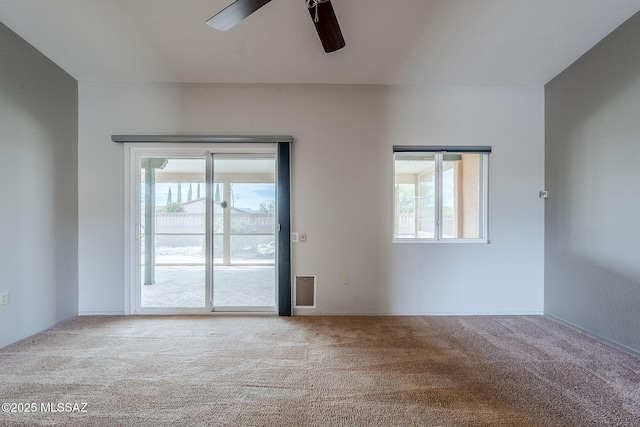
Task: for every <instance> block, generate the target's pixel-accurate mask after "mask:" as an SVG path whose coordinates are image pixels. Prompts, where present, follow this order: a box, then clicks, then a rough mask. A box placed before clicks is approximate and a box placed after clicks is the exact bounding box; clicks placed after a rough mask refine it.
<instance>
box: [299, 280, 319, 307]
mask: <svg viewBox="0 0 640 427" xmlns="http://www.w3.org/2000/svg"><path fill="white" fill-rule="evenodd" d="M294 298H295V299H294V301H295V304H294V307H315V306H316V276H296V280H295V294H294Z"/></svg>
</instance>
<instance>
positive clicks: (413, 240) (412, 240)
mask: <svg viewBox="0 0 640 427" xmlns="http://www.w3.org/2000/svg"><path fill="white" fill-rule="evenodd" d="M393 243H426V244H449V243H484V244H489V243H490V241H489V239H442V240H436V239H426V238H402V237H394V238H393Z"/></svg>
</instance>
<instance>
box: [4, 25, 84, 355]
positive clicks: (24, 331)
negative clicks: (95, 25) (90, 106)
mask: <svg viewBox="0 0 640 427" xmlns="http://www.w3.org/2000/svg"><path fill="white" fill-rule="evenodd" d="M77 108H78V85H77V82H76V81H75V80H74V79H73V78H72V77H71V76H69V75H68V74H67V73H65V72H64V71H63V70H61V69H60V68H59V67H58V66H57V65H55V64H54V63H53V62H51V61H50V60H48V59H47V58H46V57H44V55H42V54H41V53H40V52H38V51H37V50H36V49H34V48H33V47H32V46H30V45H29V44H28V43H27V42H25V41H24V40H22V39H21V38H20V37H18V36H17V35H16V34H14V33H13V32H11V31H10V30H9V29H8V28H7V27H5V26H4V25H3V24H0V153H1V155H0V183H2V186H1V188H2V190H1V193H2V194H1V196H0V272H1V273H0V291H8V292H9V301H10V302H9V304H8V305H3V306H0V347H2V346H3V345H6V344H9V343H11V342H14V341H17V340H19V339H21V338H24V337H27V336H29V335H32V334H34V333H36V332H39V331H41V330H43V329H46V328H48V327H50V326H52V325H54V324H56V323H57V322H59V321H61V320H65V319H68V318H71V317H74V316H75V315H76V314H77V310H78V278H77V271H78V270H77V269H78V262H77V259H78V258H77V253H78V251H77V238H78V225H77V218H78V204H77V202H78V198H77V196H78V194H77V182H78V181H77V179H78V175H77V146H78V134H77V122H78V115H77V111H78V110H77Z"/></svg>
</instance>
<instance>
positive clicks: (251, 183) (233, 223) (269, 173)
mask: <svg viewBox="0 0 640 427" xmlns="http://www.w3.org/2000/svg"><path fill="white" fill-rule="evenodd" d="M213 174H214V179H213V181H214V182H213V192H214V200H213V213H214V215H213V246H214V265H213V306H214V309H215V310H233V311H235V310H242V311H247V310H261V311H262V310H274V309H275V305H276V282H275V277H276V275H275V259H276V233H275V226H276V222H275V218H276V217H275V213H276V186H275V158H274V156H273V155H272V156H268V157H265V156H264V155H262V156H250V155H245V156H239V155H214V161H213Z"/></svg>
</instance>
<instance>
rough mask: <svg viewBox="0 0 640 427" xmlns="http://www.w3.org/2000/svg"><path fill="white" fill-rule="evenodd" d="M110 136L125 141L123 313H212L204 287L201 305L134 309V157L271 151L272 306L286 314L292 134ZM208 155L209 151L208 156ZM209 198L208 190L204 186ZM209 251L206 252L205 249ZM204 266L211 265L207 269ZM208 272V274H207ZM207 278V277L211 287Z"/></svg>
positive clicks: (289, 278) (136, 233)
mask: <svg viewBox="0 0 640 427" xmlns="http://www.w3.org/2000/svg"><path fill="white" fill-rule="evenodd" d="M111 139H112V141H114V142H116V143H124V144H125V150H124V152H125V153H124V154H125V191H124V193H125V248H124V249H125V250H124V255H125V294H124V311H125V314H154V313H159V312H162V313H167V314H170V313H188V312H198V313H212V311H211V309H212V308H211V307H210V306H211V299H210V297H209V296H210V294H209V289H208V291H207V295H208V297H207V303H206V304H207V307H206V308H205V309H177V310H172V309H159V310H146V309H145V310H143V311H140V310H139V306H138V305H137V303H138V302H139V301H140V299H139V294H136V292H137V293H139V292H140V289H139V286H138V285H139V284H136V278H137V277H138V274H139V272H137V271H136V268H137V269H138V270H139V265H140V259H139V256H140V254H139V250H138V251H137V252H138V253H137V254H136V253H135V252H136V250H137V249H136V248H137V247H138V243H137V242H136V238H139V230H138V226H137V221H136V218H137V215H139V212H137V208H138V207H137V203H132V200H137V199H133V196H136V195H138V194H139V188H136V186H135V184H133V182H137V181H138V180H137V179H135V177H136V175H135V174H138V175H139V165H136V161H135V159H138V158H139V157H140V156H141V154H140V153H143V152H144V153H145V154H144V156H147V155H149V156H156V154H157V155H158V156H168V157H169V156H174V155H176V154H177V155H176V157H190V156H191V157H199V156H207V155H209V154H211V153H229V154H242V153H260V152H264V153H267V152H268V153H274V151H275V153H276V205H277V211H276V235H277V237H276V305H277V311H278V314H279V315H280V316H291V315H293V311H292V303H291V299H292V292H291V286H292V285H291V283H292V275H291V145H292V142H293V138H292V137H291V136H158V135H113V136H112V138H111ZM209 157H210V156H209ZM208 169H210V168H208ZM207 194H208V196H207V198H208V199H209V198H211V197H212V195H211V189H208V191H207ZM207 252H209V251H207ZM206 256H207V258H208V259H209V258H211V260H210V261H208V262H213V260H212V254H210V253H207V254H206ZM208 270H211V269H210V268H209V269H208ZM209 274H211V273H209ZM210 284H211V278H210V277H207V287H208V288H210Z"/></svg>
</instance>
